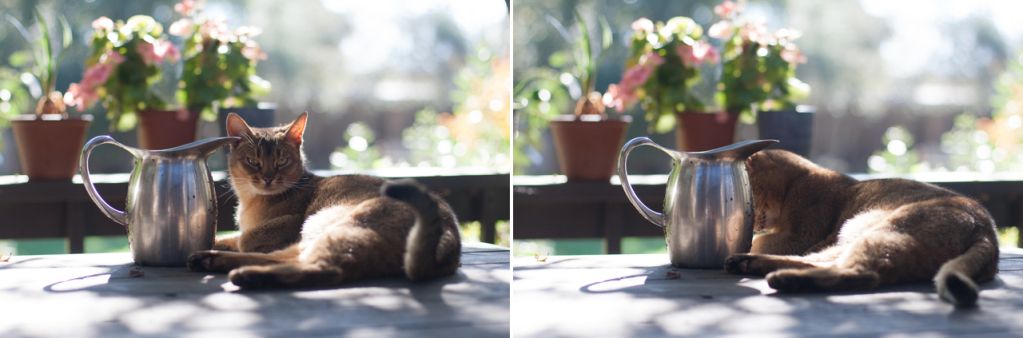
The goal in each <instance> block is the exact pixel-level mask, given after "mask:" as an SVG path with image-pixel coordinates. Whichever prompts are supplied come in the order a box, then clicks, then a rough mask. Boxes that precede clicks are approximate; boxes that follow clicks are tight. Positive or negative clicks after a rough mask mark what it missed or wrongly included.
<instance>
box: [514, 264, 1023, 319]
mask: <svg viewBox="0 0 1023 338" xmlns="http://www.w3.org/2000/svg"><path fill="white" fill-rule="evenodd" d="M999 267H1000V268H1001V272H1000V273H999V275H998V277H997V279H996V280H995V281H993V282H990V283H987V284H985V285H983V288H984V291H982V292H981V297H980V307H979V308H978V309H971V310H959V311H957V310H954V309H953V307H952V306H950V305H948V304H945V303H942V302H940V301H939V300H938V297H937V295H936V294H935V293H934V291H933V286H931V285H929V284H919V285H909V286H902V287H894V288H887V289H882V290H878V291H875V292H870V293H860V294H855V293H848V294H809V295H779V294H777V293H776V292H775V291H774V290H773V289H771V288H770V287H768V286H767V282H765V281H764V279H762V278H746V277H741V276H734V275H728V274H725V273H724V272H723V271H720V270H681V269H673V268H671V267H670V266H669V265H668V257H667V255H604V256H553V257H549V258H547V260H546V262H538V260H537V259H535V258H532V257H528V258H516V259H514V260H513V269H514V280H515V282H514V286H513V287H512V288H513V293H514V295H515V297H514V298H513V300H512V303H513V304H512V308H513V312H512V317H513V318H514V321H513V327H512V332H513V333H514V335H515V337H517V338H522V337H660V336H723V335H741V336H746V335H757V336H761V335H763V336H781V337H785V336H821V335H835V336H846V337H878V336H890V337H944V336H962V337H1004V336H1023V250H1021V249H1003V253H1002V258H1001V261H1000V263H999Z"/></svg>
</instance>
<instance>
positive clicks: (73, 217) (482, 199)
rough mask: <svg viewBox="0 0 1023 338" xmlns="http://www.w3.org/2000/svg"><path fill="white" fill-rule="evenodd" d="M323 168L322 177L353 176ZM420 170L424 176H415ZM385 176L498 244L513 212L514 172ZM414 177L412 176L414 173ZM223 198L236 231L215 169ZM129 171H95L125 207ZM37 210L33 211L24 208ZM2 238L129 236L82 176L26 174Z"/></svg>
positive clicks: (221, 209)
mask: <svg viewBox="0 0 1023 338" xmlns="http://www.w3.org/2000/svg"><path fill="white" fill-rule="evenodd" d="M347 173H349V172H343V171H317V172H316V174H318V175H321V176H330V175H338V174H347ZM416 173H418V174H419V175H414V174H416ZM367 174H376V175H379V176H381V177H385V178H392V179H394V178H405V177H411V178H414V179H416V180H417V181H419V182H420V183H422V184H423V185H425V186H426V187H427V188H429V189H430V190H432V191H435V192H437V193H438V194H440V195H441V196H442V197H444V199H445V200H446V201H447V202H448V204H449V205H451V208H452V209H453V210H454V211H455V214H456V215H458V220H459V221H461V222H469V221H479V222H480V228H481V229H480V236H481V237H482V238H481V240H482V241H484V242H487V243H496V241H495V240H496V236H497V229H496V225H497V221H498V220H507V219H509V216H510V213H511V212H510V211H509V205H510V204H509V199H510V198H511V197H510V196H509V191H510V189H511V188H510V183H509V182H508V174H500V173H472V172H458V171H451V172H446V173H440V172H433V171H427V170H421V169H406V170H391V171H382V172H374V173H367ZM410 175H411V176H410ZM212 176H213V179H214V180H216V183H215V188H216V194H217V196H218V201H217V204H218V215H217V219H218V221H217V223H218V226H217V228H218V229H219V230H236V226H235V222H234V208H235V205H237V204H238V202H237V199H236V198H235V196H234V194H233V193H232V192H231V191H230V187H229V185H228V183H227V181H226V178H227V176H226V174H225V173H224V172H213V174H212ZM128 178H129V175H128V174H95V175H92V181H93V182H94V183H96V189H97V190H99V192H100V194H101V195H103V198H104V199H105V200H106V201H107V202H108V203H110V205H112V206H114V207H115V208H118V209H121V210H124V209H123V208H124V199H125V197H126V196H127V195H128ZM25 210H32V212H24V211H25ZM0 215H4V219H3V220H0V239H29V238H52V237H64V238H67V243H68V252H69V253H82V252H83V251H84V248H85V247H84V238H85V236H114V235H123V234H124V231H125V230H124V227H123V226H121V225H120V224H117V223H114V221H112V220H110V219H109V218H107V217H106V216H104V215H103V214H102V213H101V212H100V211H99V208H97V207H96V205H95V204H93V202H92V200H91V199H89V196H88V195H87V194H86V193H85V188H84V187H83V186H82V180H81V177H80V176H75V178H74V179H73V180H72V181H64V182H61V181H42V182H29V181H28V177H26V176H23V175H8V176H0Z"/></svg>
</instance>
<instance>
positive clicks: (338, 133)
mask: <svg viewBox="0 0 1023 338" xmlns="http://www.w3.org/2000/svg"><path fill="white" fill-rule="evenodd" d="M175 3H176V1H174V0H157V1H131V0H89V1H56V0H0V13H4V14H9V15H11V16H13V17H15V18H17V19H18V20H21V21H22V22H25V23H28V24H31V23H33V22H34V20H35V19H34V18H33V13H32V10H33V8H34V7H35V6H37V5H38V6H39V7H40V8H41V10H42V11H43V12H44V13H48V14H54V13H60V14H63V15H65V16H66V17H67V19H68V21H69V22H70V24H71V28H72V31H73V33H74V36H75V38H76V40H75V43H74V44H73V45H72V46H71V47H70V48H68V50H67V51H66V53H65V54H64V56H63V62H62V63H61V64H60V65H59V77H58V83H57V88H58V89H60V90H65V89H67V86H68V84H69V83H71V82H75V81H78V80H80V77H81V74H82V68H83V62H84V60H85V57H86V54H87V52H88V49H87V45H86V42H87V41H88V39H87V38H82V37H83V36H85V37H88V34H90V33H91V31H92V28H91V27H90V23H91V22H92V20H94V19H95V18H97V17H100V16H108V17H110V18H111V19H114V20H118V19H126V18H128V17H130V16H132V15H136V14H145V15H151V16H153V17H154V18H155V19H156V20H157V21H159V22H161V23H162V24H163V25H164V26H168V25H169V24H170V23H172V22H173V21H174V20H175V19H176V18H177V17H176V15H175V13H174V11H173V6H174V4H175ZM508 14H509V13H508V7H506V3H505V2H504V1H498V0H490V1H474V0H437V1H416V2H404V1H379V2H372V3H362V2H352V1H345V0H294V1H261V0H207V1H206V4H205V11H204V13H203V15H206V16H209V17H222V18H224V19H226V21H227V23H228V25H230V26H232V27H235V26H243V25H251V26H255V27H258V28H261V29H262V32H263V33H262V35H260V36H258V37H256V39H257V40H258V42H259V43H260V44H261V46H262V47H263V49H264V51H265V52H266V53H267V56H268V58H267V59H266V60H265V61H263V62H261V63H260V64H259V68H258V74H259V76H260V77H262V78H264V79H266V80H268V81H269V82H270V83H271V84H272V86H273V88H272V90H271V92H270V93H269V95H268V96H266V97H264V98H263V100H264V101H267V102H270V103H274V104H276V106H277V113H276V120H277V122H278V123H286V122H288V121H290V120H291V119H293V118H294V117H296V116H298V114H299V113H301V112H303V111H310V112H311V113H312V115H311V123H310V126H309V128H308V129H307V131H306V143H305V150H306V154H307V155H308V157H309V164H310V165H311V167H312V168H313V169H332V168H336V169H342V170H365V169H376V168H381V167H382V166H403V167H436V168H442V169H444V170H448V171H449V172H450V170H452V169H457V171H473V172H508V171H510V170H511V168H510V162H511V155H510V154H509V151H508V149H507V148H508V147H507V144H508V142H509V140H510V135H509V130H510V129H509V127H508V126H509V122H508V121H509V117H508V110H509V108H508V104H507V101H508V100H507V91H508V90H507V86H508V83H509V82H510V79H509V76H510V73H509V70H508V69H507V68H508V63H509V49H508V39H509V32H508V26H509V22H508ZM295 18H301V20H296V19H295ZM172 41H174V42H175V43H178V44H180V43H181V41H180V40H179V38H173V39H172ZM27 48H28V45H27V43H25V42H24V41H23V39H22V38H21V37H20V36H19V35H18V34H17V31H16V30H15V29H14V27H13V26H12V25H10V24H7V23H6V22H4V23H3V24H0V112H8V113H23V112H27V111H28V109H29V107H28V105H29V102H28V101H26V100H23V97H24V96H25V93H24V92H23V90H24V89H22V88H18V87H23V86H18V79H17V77H16V75H17V74H19V73H21V72H23V71H24V69H23V68H22V67H23V63H24V61H20V60H22V59H24V55H23V53H24V52H23V51H24V50H25V49H27ZM170 71H175V72H180V71H181V70H180V65H179V66H178V68H177V69H172V70H170ZM168 78H177V77H176V76H174V77H170V76H168ZM162 85H165V84H161V86H162ZM161 88H164V89H165V90H164V93H163V97H164V98H165V99H166V100H167V101H169V102H176V100H175V97H174V93H173V86H162V87H161ZM5 89H6V91H5ZM167 89H169V90H167ZM5 98H6V99H5ZM495 102H497V103H495ZM177 103H178V104H180V102H177ZM502 110H503V111H502ZM433 112H436V113H433ZM87 113H91V114H93V115H94V116H95V117H96V121H95V123H93V125H92V127H91V130H90V133H89V136H94V135H97V134H103V133H106V130H108V128H107V123H108V122H107V120H106V118H105V116H104V115H105V114H103V113H104V112H103V111H102V108H99V107H97V108H93V109H90V110H89V111H87ZM353 125H361V126H362V127H350V126H353ZM0 126H2V125H0ZM413 126H415V127H413ZM360 128H362V131H360V130H359V129H360ZM410 128H411V129H410ZM425 129H433V132H423V130H425ZM442 129H443V132H442V131H441V130H442ZM366 131H368V132H369V133H370V134H371V135H372V144H369V145H367V147H365V148H360V149H362V150H352V151H354V153H346V150H345V149H349V150H351V149H350V147H349V145H350V144H352V142H353V137H356V138H357V137H363V138H365V137H364V136H359V133H360V132H363V133H365V132H366ZM219 133H220V131H219V130H217V127H216V124H215V123H206V122H204V123H203V124H202V125H201V127H200V137H210V136H216V135H218V134H219ZM0 134H2V139H4V140H6V142H5V143H6V144H7V145H9V146H6V147H3V149H2V150H3V151H2V152H0V174H12V173H17V172H18V171H19V170H20V169H19V167H18V163H17V156H16V151H15V149H14V147H13V143H12V141H11V136H10V133H9V132H7V130H6V129H0ZM114 137H115V138H117V139H118V140H125V141H127V142H128V143H132V142H134V140H135V135H134V132H128V133H120V134H115V135H114ZM354 142H355V143H356V144H358V142H360V141H358V140H357V139H355V141H354ZM339 151H340V152H339ZM360 152H367V153H365V154H357V153H360ZM443 154H447V156H444V155H443ZM115 155H116V154H103V153H102V152H100V153H97V157H98V158H97V160H96V161H95V162H96V163H94V167H95V168H94V171H97V172H125V171H128V170H129V169H130V168H129V166H130V162H129V161H127V160H126V159H124V158H121V157H116V156H115ZM341 155H343V156H347V157H348V159H347V160H344V161H341V160H340V159H342V157H341ZM100 158H103V159H100ZM332 159H333V160H334V161H332ZM382 159H386V160H382ZM337 164H340V166H338V165H337ZM457 171H456V172H457Z"/></svg>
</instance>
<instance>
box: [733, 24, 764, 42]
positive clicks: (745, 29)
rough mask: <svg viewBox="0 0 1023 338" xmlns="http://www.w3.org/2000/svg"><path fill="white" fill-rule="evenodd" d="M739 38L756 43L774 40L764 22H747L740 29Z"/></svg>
mask: <svg viewBox="0 0 1023 338" xmlns="http://www.w3.org/2000/svg"><path fill="white" fill-rule="evenodd" d="M739 36H740V37H741V38H742V40H743V41H754V42H763V43H766V42H767V41H766V40H770V39H772V37H771V34H770V33H768V32H767V26H766V24H764V22H762V21H758V22H753V21H750V22H746V24H745V25H743V26H742V27H740V28H739Z"/></svg>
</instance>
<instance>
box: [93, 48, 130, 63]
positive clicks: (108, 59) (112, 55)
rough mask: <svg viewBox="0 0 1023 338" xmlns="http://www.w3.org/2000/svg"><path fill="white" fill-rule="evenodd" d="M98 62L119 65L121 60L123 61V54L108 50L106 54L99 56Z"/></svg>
mask: <svg viewBox="0 0 1023 338" xmlns="http://www.w3.org/2000/svg"><path fill="white" fill-rule="evenodd" d="M99 62H100V63H109V64H113V65H119V64H121V63H122V62H124V55H121V54H120V53H118V52H115V51H112V50H108V51H107V52H106V54H103V56H101V57H100V59H99Z"/></svg>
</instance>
